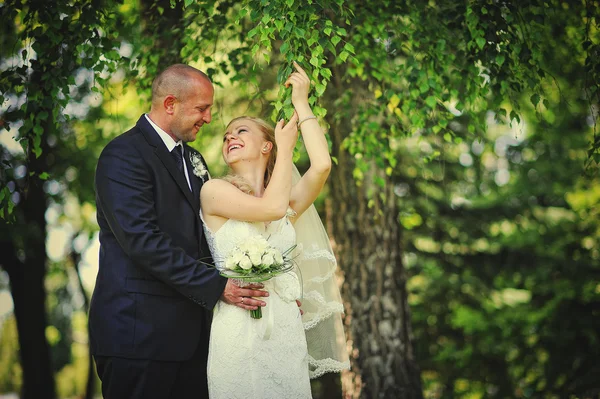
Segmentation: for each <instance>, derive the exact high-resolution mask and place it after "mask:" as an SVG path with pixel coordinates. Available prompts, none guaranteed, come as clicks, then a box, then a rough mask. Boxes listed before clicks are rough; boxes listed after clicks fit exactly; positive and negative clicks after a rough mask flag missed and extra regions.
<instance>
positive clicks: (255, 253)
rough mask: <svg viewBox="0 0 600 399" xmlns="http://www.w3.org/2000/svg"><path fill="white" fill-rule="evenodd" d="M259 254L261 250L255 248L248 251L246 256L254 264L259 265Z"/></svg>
mask: <svg viewBox="0 0 600 399" xmlns="http://www.w3.org/2000/svg"><path fill="white" fill-rule="evenodd" d="M261 255H262V252H258V251H256V250H251V251H250V252H248V257H249V258H250V260H251V261H252V264H253V265H254V266H259V265H260V264H261Z"/></svg>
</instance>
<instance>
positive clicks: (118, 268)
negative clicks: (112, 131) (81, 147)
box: [89, 115, 226, 361]
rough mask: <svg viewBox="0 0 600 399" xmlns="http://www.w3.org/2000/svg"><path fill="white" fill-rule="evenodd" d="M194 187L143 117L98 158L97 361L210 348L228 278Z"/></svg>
mask: <svg viewBox="0 0 600 399" xmlns="http://www.w3.org/2000/svg"><path fill="white" fill-rule="evenodd" d="M185 150H186V158H187V159H186V164H187V167H188V172H189V177H190V181H191V184H192V189H193V190H192V191H190V190H189V187H188V185H187V182H186V180H185V176H184V175H183V174H182V173H181V172H180V171H179V169H177V165H176V162H175V160H174V159H173V157H172V155H171V154H170V153H169V151H168V150H167V147H166V146H165V144H164V142H163V141H162V139H161V138H160V136H159V135H158V133H157V132H156V131H155V130H154V129H153V128H152V126H151V125H150V124H149V123H148V121H147V120H146V118H145V117H144V116H143V115H142V117H141V118H140V119H139V120H138V122H137V124H136V126H135V127H134V128H133V129H131V130H129V131H128V132H126V133H124V134H122V135H120V136H118V137H116V138H115V139H114V140H112V141H111V142H110V143H109V144H108V145H107V146H106V148H104V150H103V151H102V154H101V155H100V158H99V160H98V166H97V170H96V181H95V183H96V205H97V212H98V215H97V217H98V224H99V226H100V262H99V270H98V277H97V280H96V287H95V289H94V294H93V297H92V301H91V306H90V313H89V329H90V341H91V348H92V353H93V354H94V355H95V356H117V357H127V358H133V359H151V360H162V361H184V360H187V359H189V358H190V357H191V356H192V355H193V353H194V351H195V350H196V348H197V347H198V345H207V344H208V333H209V331H210V326H209V324H210V320H211V315H212V309H213V307H214V305H215V304H216V303H217V301H218V300H219V298H220V296H221V294H222V292H223V289H224V287H225V283H226V279H225V278H223V277H221V276H219V273H218V272H217V271H216V270H215V269H214V268H211V267H207V266H206V265H204V264H203V263H202V262H199V260H203V261H206V260H209V261H211V260H210V252H209V249H208V246H207V244H206V239H205V237H204V234H203V231H202V222H201V220H200V218H199V210H200V187H201V185H202V180H200V179H199V178H198V177H196V176H195V175H194V174H193V173H192V168H191V165H190V161H189V154H190V153H191V152H195V150H193V149H192V148H190V147H189V146H185Z"/></svg>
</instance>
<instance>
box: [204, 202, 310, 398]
mask: <svg viewBox="0 0 600 399" xmlns="http://www.w3.org/2000/svg"><path fill="white" fill-rule="evenodd" d="M290 211H291V210H290ZM288 216H289V214H288V215H286V216H285V217H283V218H282V219H280V220H278V221H273V222H271V223H269V224H268V225H266V226H265V224H264V223H262V222H256V223H250V222H241V221H237V220H232V219H230V220H228V221H227V222H225V224H224V225H223V226H222V227H221V228H219V229H218V230H217V231H216V232H212V231H211V230H210V229H208V227H206V224H204V231H205V233H206V238H207V241H208V244H209V247H210V250H211V253H212V255H213V258H214V259H215V263H216V264H217V267H220V268H221V267H222V266H223V262H224V259H225V258H226V257H227V255H228V254H229V253H230V251H232V250H233V249H234V248H235V247H236V246H237V245H238V244H240V243H241V242H243V241H244V240H245V239H246V238H248V237H251V236H255V235H257V234H260V235H262V236H264V237H265V238H267V239H268V241H269V243H270V244H271V245H272V246H274V247H276V248H278V249H279V250H280V251H281V252H285V251H286V250H287V249H288V248H290V247H291V246H293V245H294V244H295V243H296V233H295V230H294V226H293V225H292V223H291V222H290V221H289V219H288ZM264 285H265V289H266V290H267V291H268V292H269V296H268V297H266V298H261V299H263V300H264V301H265V302H266V303H267V306H266V307H263V308H262V318H261V319H252V318H251V317H250V311H248V310H244V309H241V308H239V307H237V306H233V305H229V304H226V303H225V302H222V301H219V302H218V303H217V305H216V306H215V309H214V316H213V322H212V328H211V333H210V344H209V354H208V389H209V397H210V398H211V399H233V398H243V399H252V398H254V399H266V398H273V399H281V398H287V399H293V398H312V396H311V389H310V379H309V367H308V352H307V345H306V335H305V332H304V328H303V325H302V319H301V317H300V311H299V309H298V305H297V304H296V302H295V300H296V299H299V298H300V296H301V294H302V293H301V288H300V283H299V281H298V278H297V276H296V274H295V273H294V272H289V273H285V274H282V275H279V276H277V277H275V278H272V279H271V280H268V281H266V282H264Z"/></svg>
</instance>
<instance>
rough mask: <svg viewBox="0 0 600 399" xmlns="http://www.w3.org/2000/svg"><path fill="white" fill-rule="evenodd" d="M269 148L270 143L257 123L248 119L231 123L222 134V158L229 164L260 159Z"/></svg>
mask: <svg viewBox="0 0 600 399" xmlns="http://www.w3.org/2000/svg"><path fill="white" fill-rule="evenodd" d="M270 148H271V143H270V142H268V141H267V140H265V138H264V135H263V133H262V131H261V130H260V128H259V127H258V125H257V124H256V123H255V122H253V121H251V120H249V119H241V120H237V121H235V122H233V123H231V124H230V125H229V126H228V127H227V131H226V132H225V135H224V136H223V149H222V153H223V159H224V160H225V163H227V164H228V165H230V166H231V165H232V164H234V163H236V162H239V161H252V160H258V159H261V157H263V156H265V155H267V154H268V152H269V150H270Z"/></svg>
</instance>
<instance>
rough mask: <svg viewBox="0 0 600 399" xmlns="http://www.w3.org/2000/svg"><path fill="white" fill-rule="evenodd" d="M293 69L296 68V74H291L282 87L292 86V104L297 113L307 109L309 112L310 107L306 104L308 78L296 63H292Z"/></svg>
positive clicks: (308, 86)
mask: <svg viewBox="0 0 600 399" xmlns="http://www.w3.org/2000/svg"><path fill="white" fill-rule="evenodd" d="M294 67H295V68H296V72H292V74H291V75H290V77H289V78H288V79H287V80H286V81H285V83H284V86H285V87H290V85H291V86H292V104H293V105H294V108H296V110H297V111H298V113H299V114H302V111H305V110H307V109H308V111H310V106H309V104H308V91H309V90H310V78H309V77H308V75H307V74H306V72H304V69H302V68H301V67H300V65H298V63H297V62H296V61H294Z"/></svg>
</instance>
